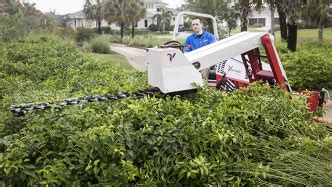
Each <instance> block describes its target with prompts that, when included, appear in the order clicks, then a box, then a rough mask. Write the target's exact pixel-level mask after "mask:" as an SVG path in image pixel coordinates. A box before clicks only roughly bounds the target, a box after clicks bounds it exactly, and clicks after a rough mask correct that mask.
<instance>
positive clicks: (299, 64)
mask: <svg viewBox="0 0 332 187" xmlns="http://www.w3.org/2000/svg"><path fill="white" fill-rule="evenodd" d="M331 49H332V45H331V43H329V42H325V43H321V44H320V43H308V44H303V45H301V46H299V50H298V51H297V52H293V53H292V52H290V51H288V50H287V49H285V47H281V48H280V52H281V53H280V55H281V60H282V61H283V63H284V67H285V70H286V74H287V76H288V78H289V79H290V81H291V85H292V87H293V88H294V89H296V90H303V89H321V88H332V60H331V58H330V57H329V56H330V54H331V52H332V51H331Z"/></svg>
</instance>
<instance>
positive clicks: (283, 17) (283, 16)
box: [277, 2, 287, 41]
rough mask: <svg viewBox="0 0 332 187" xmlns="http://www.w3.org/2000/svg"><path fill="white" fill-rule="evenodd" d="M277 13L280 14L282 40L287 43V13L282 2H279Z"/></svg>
mask: <svg viewBox="0 0 332 187" xmlns="http://www.w3.org/2000/svg"><path fill="white" fill-rule="evenodd" d="M277 11H278V14H279V24H280V36H281V40H283V41H287V22H286V13H285V12H284V10H283V9H282V7H281V4H280V2H277Z"/></svg>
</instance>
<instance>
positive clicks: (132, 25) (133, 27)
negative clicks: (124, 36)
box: [131, 23, 135, 38]
mask: <svg viewBox="0 0 332 187" xmlns="http://www.w3.org/2000/svg"><path fill="white" fill-rule="evenodd" d="M131 37H132V38H134V37H135V24H134V23H132V24H131Z"/></svg>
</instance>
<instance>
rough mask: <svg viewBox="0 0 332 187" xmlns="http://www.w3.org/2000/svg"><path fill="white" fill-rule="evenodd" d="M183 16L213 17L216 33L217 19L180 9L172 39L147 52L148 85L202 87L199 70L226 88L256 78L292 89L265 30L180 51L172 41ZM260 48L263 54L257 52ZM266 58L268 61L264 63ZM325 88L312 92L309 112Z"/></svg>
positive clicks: (163, 88)
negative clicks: (207, 71)
mask: <svg viewBox="0 0 332 187" xmlns="http://www.w3.org/2000/svg"><path fill="white" fill-rule="evenodd" d="M184 15H188V16H195V17H203V18H209V19H212V23H213V31H214V35H215V36H216V37H218V34H217V22H216V19H215V18H214V17H213V16H211V15H207V14H201V13H194V12H181V13H179V14H178V16H177V18H176V22H175V28H174V32H173V41H170V42H167V43H166V45H161V46H157V47H155V48H149V49H148V50H147V51H148V55H147V65H148V66H147V67H148V81H149V84H150V85H152V86H154V87H157V88H159V89H160V91H161V92H163V93H165V94H167V93H174V92H182V91H187V90H193V89H195V88H196V86H197V85H199V86H203V78H202V75H201V73H200V71H201V70H204V69H206V68H211V67H214V68H213V70H212V71H210V76H209V77H210V80H209V83H210V85H211V83H212V85H213V83H214V85H215V86H216V87H217V88H219V89H222V90H225V91H232V90H233V89H236V88H240V87H243V86H247V85H249V84H250V83H252V82H255V81H262V82H266V83H268V84H271V85H273V84H278V85H280V87H281V88H282V89H284V90H285V91H287V92H292V90H291V87H290V85H289V84H288V81H287V76H286V73H285V70H284V68H283V66H282V63H281V61H280V58H279V56H278V53H277V50H276V47H275V45H274V43H273V36H271V35H269V34H267V33H264V32H241V33H239V34H236V35H233V36H231V37H228V38H226V39H223V40H220V41H217V42H215V43H213V44H210V45H207V46H205V47H202V48H199V49H197V50H194V51H191V52H188V53H183V52H182V50H181V49H182V48H184V47H190V46H183V45H181V44H180V43H179V42H177V41H176V40H175V38H176V35H177V33H178V28H179V25H180V21H181V19H182V17H183V16H184ZM260 47H262V48H263V49H264V51H265V55H261V54H260V50H259V48H260ZM263 61H266V62H267V63H265V62H263ZM325 93H327V91H325V90H324V91H312V92H311V93H310V95H311V97H309V99H308V100H307V103H308V105H309V107H310V110H311V111H312V112H316V111H317V109H318V106H322V105H323V102H324V95H325Z"/></svg>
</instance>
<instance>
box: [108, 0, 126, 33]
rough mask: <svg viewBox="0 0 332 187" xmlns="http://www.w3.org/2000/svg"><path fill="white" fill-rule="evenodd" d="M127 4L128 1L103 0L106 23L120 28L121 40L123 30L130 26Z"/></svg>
mask: <svg viewBox="0 0 332 187" xmlns="http://www.w3.org/2000/svg"><path fill="white" fill-rule="evenodd" d="M129 4H130V0H105V3H104V9H103V11H104V13H105V18H106V21H107V22H108V23H109V24H110V23H115V24H116V25H118V26H119V27H120V35H121V38H123V36H124V29H125V28H126V27H127V26H128V25H129V24H131V19H130V15H129V14H130V11H129Z"/></svg>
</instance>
